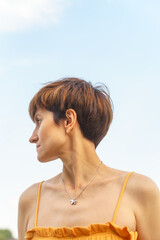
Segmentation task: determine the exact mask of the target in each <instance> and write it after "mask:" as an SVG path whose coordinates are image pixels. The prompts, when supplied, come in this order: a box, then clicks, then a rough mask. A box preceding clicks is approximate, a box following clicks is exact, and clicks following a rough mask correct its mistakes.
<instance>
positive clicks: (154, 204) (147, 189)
mask: <svg viewBox="0 0 160 240" xmlns="http://www.w3.org/2000/svg"><path fill="white" fill-rule="evenodd" d="M136 175H137V176H135V177H137V179H136V180H135V182H136V186H137V188H136V190H135V191H136V193H135V196H136V199H135V200H136V201H137V205H136V206H137V209H136V221H137V231H138V240H160V192H159V189H158V187H157V186H156V184H155V183H154V182H153V181H152V180H151V179H150V178H148V177H145V176H142V175H140V174H136Z"/></svg>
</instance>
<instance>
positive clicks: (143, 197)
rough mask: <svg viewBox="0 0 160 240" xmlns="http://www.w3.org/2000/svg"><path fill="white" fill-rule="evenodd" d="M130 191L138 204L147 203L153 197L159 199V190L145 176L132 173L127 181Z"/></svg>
mask: <svg viewBox="0 0 160 240" xmlns="http://www.w3.org/2000/svg"><path fill="white" fill-rule="evenodd" d="M129 188H130V191H131V192H132V193H133V194H134V196H135V198H136V199H137V200H139V201H140V202H144V201H148V200H150V199H151V198H153V197H156V196H157V197H159V194H160V192H159V189H158V186H157V185H156V183H155V182H154V181H153V180H152V179H151V178H150V177H147V176H145V175H142V174H139V173H133V174H132V176H131V178H130V181H129Z"/></svg>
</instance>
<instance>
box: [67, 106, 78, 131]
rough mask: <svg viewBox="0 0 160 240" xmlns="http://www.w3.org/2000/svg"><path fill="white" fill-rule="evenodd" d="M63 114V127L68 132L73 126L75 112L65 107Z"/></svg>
mask: <svg viewBox="0 0 160 240" xmlns="http://www.w3.org/2000/svg"><path fill="white" fill-rule="evenodd" d="M65 115H66V120H65V129H66V130H67V132H68V133H69V132H70V131H72V129H73V128H74V126H75V123H76V121H77V113H76V112H75V111H74V110H73V109H67V110H66V113H65Z"/></svg>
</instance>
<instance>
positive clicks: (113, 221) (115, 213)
mask: <svg viewBox="0 0 160 240" xmlns="http://www.w3.org/2000/svg"><path fill="white" fill-rule="evenodd" d="M132 173H133V172H130V173H129V174H128V175H127V177H126V178H125V180H124V183H123V186H122V190H121V193H120V195H119V198H118V202H117V205H116V208H115V211H114V215H113V219H112V223H115V221H116V217H117V213H118V209H119V206H120V203H121V200H122V196H123V193H124V190H125V187H126V184H127V182H128V179H129V177H130V176H131V174H132Z"/></svg>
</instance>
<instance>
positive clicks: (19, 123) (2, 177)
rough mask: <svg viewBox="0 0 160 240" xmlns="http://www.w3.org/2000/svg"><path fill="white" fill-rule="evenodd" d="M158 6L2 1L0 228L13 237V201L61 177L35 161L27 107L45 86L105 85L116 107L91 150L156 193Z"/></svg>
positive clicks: (159, 178) (139, 1) (139, 0)
mask: <svg viewBox="0 0 160 240" xmlns="http://www.w3.org/2000/svg"><path fill="white" fill-rule="evenodd" d="M159 9H160V2H159V1H158V0H153V1H148V0H145V1H143V0H134V1H133V0H121V1H120V0H92V1H91V0H90V1H89V0H75V1H73V0H25V1H24V0H0V109H1V117H0V132H1V134H0V147H1V151H0V160H1V174H0V189H1V197H0V228H9V229H11V231H12V232H13V235H14V237H17V236H18V233H17V213H18V200H19V197H20V195H21V194H22V192H23V191H24V190H25V189H26V188H28V187H29V186H31V185H32V184H34V183H36V182H40V181H42V180H47V179H49V178H51V177H53V176H55V175H57V174H58V173H59V172H61V170H62V163H61V161H60V160H59V159H58V160H56V161H53V162H50V163H43V164H42V163H40V162H39V161H38V160H37V155H36V150H35V146H34V145H32V144H30V143H29V141H28V139H29V137H30V136H31V134H32V131H33V129H34V124H33V122H32V121H31V119H30V117H29V114H28V105H29V102H30V100H31V98H32V97H33V96H34V94H35V93H36V92H37V91H38V90H39V89H40V88H41V87H42V86H43V84H44V83H46V82H49V81H55V80H57V79H60V78H62V77H79V78H82V79H85V80H86V81H91V82H92V83H93V85H94V84H96V83H99V82H101V83H105V84H106V85H107V87H108V88H109V90H110V94H111V98H112V101H113V104H114V117H113V122H112V124H111V127H110V129H109V132H108V134H107V135H106V137H105V138H104V139H103V140H102V142H101V143H100V145H99V146H98V147H97V153H98V155H99V157H100V159H101V160H102V161H103V163H104V164H106V165H107V166H110V167H113V168H117V169H122V170H126V171H134V172H138V173H140V174H143V175H146V176H148V177H150V178H151V179H152V180H153V181H154V182H155V183H156V184H157V186H158V187H159V188H160V175H159V167H160V163H159V161H160V147H159V144H160V141H159V134H160V124H159V122H160V107H159V105H160V94H159V89H160V44H159V42H160V31H159V29H160V15H159Z"/></svg>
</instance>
